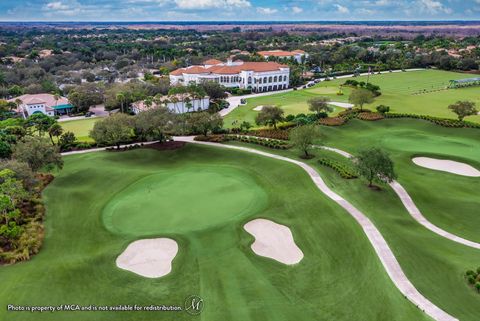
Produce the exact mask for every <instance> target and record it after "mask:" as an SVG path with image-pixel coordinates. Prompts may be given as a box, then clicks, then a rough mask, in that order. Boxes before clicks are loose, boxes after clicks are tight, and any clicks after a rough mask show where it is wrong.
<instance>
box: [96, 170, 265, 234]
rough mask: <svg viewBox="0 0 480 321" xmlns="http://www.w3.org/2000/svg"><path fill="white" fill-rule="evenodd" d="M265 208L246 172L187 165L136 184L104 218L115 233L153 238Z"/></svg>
mask: <svg viewBox="0 0 480 321" xmlns="http://www.w3.org/2000/svg"><path fill="white" fill-rule="evenodd" d="M266 205H267V195H266V193H265V192H264V191H263V189H262V188H261V187H260V186H258V185H257V184H256V183H255V180H254V179H253V178H252V177H251V176H249V174H248V173H246V172H244V171H241V170H239V169H234V168H231V167H226V166H225V167H224V166H216V167H215V168H213V167H200V168H191V167H187V168H182V169H181V171H163V172H161V173H159V174H153V175H149V176H146V177H144V178H141V179H140V180H138V181H136V182H134V183H133V184H131V185H130V186H128V187H127V188H125V189H123V190H122V191H120V192H119V193H118V194H116V195H115V196H114V197H113V198H112V199H111V200H110V202H108V204H107V205H106V206H105V208H104V211H103V215H104V216H103V218H104V223H105V225H106V226H107V228H108V229H109V230H110V231H112V232H116V233H125V234H134V235H152V234H158V233H172V232H186V231H195V230H203V229H206V228H209V227H212V226H215V225H218V224H225V223H226V222H228V221H229V220H231V219H233V218H235V219H238V218H239V217H243V216H245V215H254V214H256V213H258V212H260V211H261V210H262V209H264V208H265V206H266Z"/></svg>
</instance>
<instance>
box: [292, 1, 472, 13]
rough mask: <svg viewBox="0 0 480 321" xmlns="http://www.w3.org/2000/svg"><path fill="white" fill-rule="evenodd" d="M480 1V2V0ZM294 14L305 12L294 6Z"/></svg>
mask: <svg viewBox="0 0 480 321" xmlns="http://www.w3.org/2000/svg"><path fill="white" fill-rule="evenodd" d="M479 1H480V0H479ZM292 12H293V13H294V14H298V13H302V12H303V9H302V8H300V7H297V6H293V7H292Z"/></svg>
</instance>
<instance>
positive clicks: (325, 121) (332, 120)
mask: <svg viewBox="0 0 480 321" xmlns="http://www.w3.org/2000/svg"><path fill="white" fill-rule="evenodd" d="M346 122H347V121H346V120H345V118H343V117H327V118H321V119H319V120H318V123H319V124H320V125H325V126H340V125H343V124H345V123H346Z"/></svg>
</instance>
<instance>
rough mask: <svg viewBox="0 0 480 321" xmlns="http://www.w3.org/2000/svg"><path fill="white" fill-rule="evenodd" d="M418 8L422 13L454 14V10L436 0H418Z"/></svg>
mask: <svg viewBox="0 0 480 321" xmlns="http://www.w3.org/2000/svg"><path fill="white" fill-rule="evenodd" d="M417 3H418V6H419V8H420V10H421V11H424V12H428V13H431V14H436V13H442V12H443V13H447V14H448V13H452V9H450V8H447V7H445V6H444V5H443V3H441V2H440V1H436V0H418V1H417Z"/></svg>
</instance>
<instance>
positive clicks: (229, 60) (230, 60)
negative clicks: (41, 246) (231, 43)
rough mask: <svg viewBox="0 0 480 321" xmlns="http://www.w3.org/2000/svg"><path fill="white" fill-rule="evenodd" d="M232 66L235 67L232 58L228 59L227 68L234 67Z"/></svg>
mask: <svg viewBox="0 0 480 321" xmlns="http://www.w3.org/2000/svg"><path fill="white" fill-rule="evenodd" d="M232 65H233V61H232V58H228V59H227V66H232Z"/></svg>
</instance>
